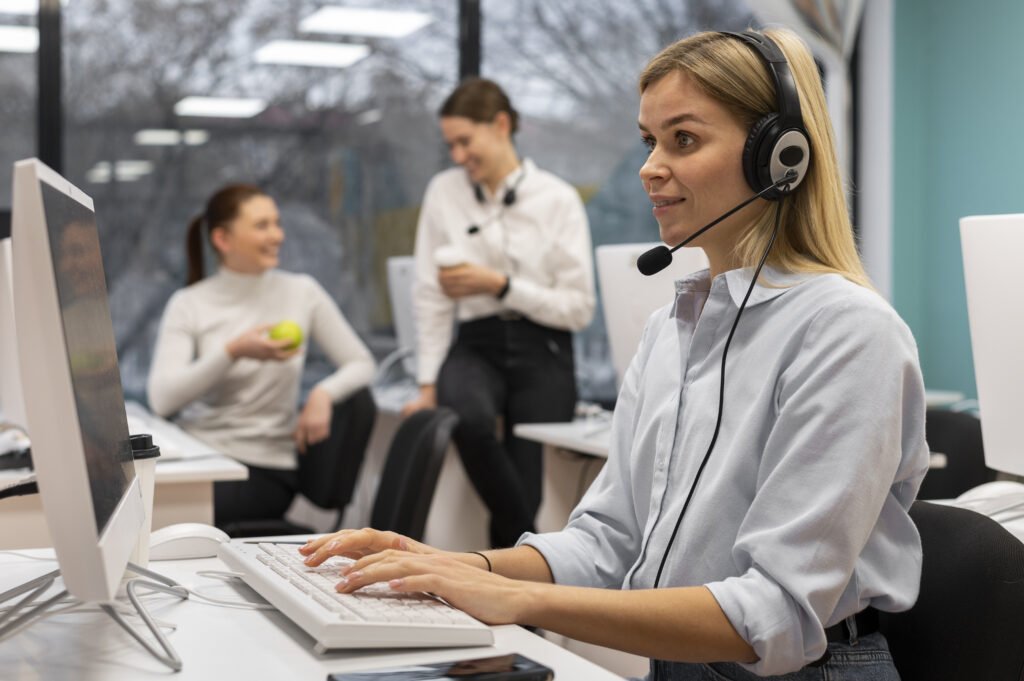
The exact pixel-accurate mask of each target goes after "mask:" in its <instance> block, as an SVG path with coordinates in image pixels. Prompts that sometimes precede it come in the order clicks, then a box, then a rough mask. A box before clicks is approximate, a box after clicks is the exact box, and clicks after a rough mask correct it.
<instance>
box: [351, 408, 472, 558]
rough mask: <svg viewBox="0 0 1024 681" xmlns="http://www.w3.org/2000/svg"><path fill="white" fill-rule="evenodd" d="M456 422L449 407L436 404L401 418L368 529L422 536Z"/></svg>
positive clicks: (412, 536)
mask: <svg viewBox="0 0 1024 681" xmlns="http://www.w3.org/2000/svg"><path fill="white" fill-rule="evenodd" d="M458 420H459V418H458V416H456V414H455V412H453V411H452V410H450V409H446V408H444V407H438V408H437V409H424V410H422V411H418V412H415V413H413V414H412V415H410V416H409V417H407V418H406V419H405V420H404V421H402V423H401V425H399V427H398V430H397V431H396V432H395V437H394V439H393V440H392V441H391V446H390V447H389V449H388V456H387V461H385V463H384V470H383V471H382V472H381V476H380V483H379V485H378V487H377V495H376V497H375V498H374V502H373V510H372V511H371V514H370V526H371V527H374V528H376V529H378V530H390V531H392V532H397V533H399V534H403V535H405V536H407V537H409V538H410V539H414V540H416V541H420V540H421V539H423V530H424V528H425V527H426V524H427V514H428V513H429V512H430V504H431V502H432V501H433V499H434V490H435V488H436V487H437V479H438V477H439V476H440V474H441V465H442V464H443V463H444V454H445V451H446V450H447V449H448V443H449V442H451V436H452V431H453V430H454V429H455V425H456V423H458Z"/></svg>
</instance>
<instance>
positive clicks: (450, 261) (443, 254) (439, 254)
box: [434, 244, 466, 267]
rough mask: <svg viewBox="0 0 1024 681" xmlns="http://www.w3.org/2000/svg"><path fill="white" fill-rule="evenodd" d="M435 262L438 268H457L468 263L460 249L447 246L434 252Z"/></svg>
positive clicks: (440, 247) (439, 247)
mask: <svg viewBox="0 0 1024 681" xmlns="http://www.w3.org/2000/svg"><path fill="white" fill-rule="evenodd" d="M434 262H435V263H437V266H438V267H455V266H456V265H461V264H462V263H464V262H466V256H465V254H464V253H463V252H462V251H461V250H460V249H459V248H458V247H456V246H452V245H451V244H445V245H444V246H438V247H437V250H435V251H434Z"/></svg>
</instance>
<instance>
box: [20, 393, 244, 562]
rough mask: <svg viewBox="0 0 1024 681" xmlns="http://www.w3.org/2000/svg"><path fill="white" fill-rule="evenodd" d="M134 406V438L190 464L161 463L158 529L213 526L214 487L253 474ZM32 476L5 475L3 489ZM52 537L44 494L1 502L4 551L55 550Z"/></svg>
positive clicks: (156, 500) (155, 510)
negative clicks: (145, 436)
mask: <svg viewBox="0 0 1024 681" xmlns="http://www.w3.org/2000/svg"><path fill="white" fill-rule="evenodd" d="M141 409H142V408H141V407H139V406H138V405H134V406H133V405H129V406H128V410H129V413H130V414H131V415H133V416H135V417H136V419H138V418H143V416H144V421H142V422H141V423H140V422H139V421H138V420H136V421H133V422H132V423H133V426H132V428H131V429H130V432H133V433H137V432H148V433H150V434H152V435H153V441H154V443H156V444H157V445H158V446H160V447H161V448H165V449H168V451H173V450H177V451H178V452H179V453H180V454H181V455H183V456H185V457H186V458H178V459H174V460H158V461H157V464H156V474H155V476H154V479H155V482H156V486H155V489H154V497H153V529H157V528H160V527H166V526H167V525H173V524H174V523H185V522H197V523H207V524H212V523H213V483H214V482H217V481H221V480H245V479H246V478H247V477H248V475H249V471H248V469H247V468H246V467H245V466H243V465H242V464H240V463H238V462H237V461H235V460H234V459H231V458H229V457H226V456H222V455H220V454H216V453H211V452H210V451H209V447H208V446H207V445H205V444H203V443H201V442H199V441H198V440H196V439H195V438H193V437H191V436H189V435H188V434H187V433H185V432H184V431H182V430H181V429H180V428H178V427H177V426H175V425H174V424H171V423H168V422H167V421H164V420H163V419H161V418H159V417H158V416H154V415H152V414H148V413H145V414H143V412H142V411H140V410H141ZM28 473H29V471H28V470H20V471H2V472H0V486H4V485H6V484H9V483H11V482H14V481H16V480H18V479H19V478H22V477H24V476H25V475H27V474H28ZM52 543H53V542H51V541H50V534H49V531H48V530H47V529H46V519H45V517H44V516H43V507H42V504H41V502H40V500H39V495H38V494H33V495H29V496H23V497H11V498H9V499H3V500H0V549H15V548H28V547H43V546H50V545H51V544H52Z"/></svg>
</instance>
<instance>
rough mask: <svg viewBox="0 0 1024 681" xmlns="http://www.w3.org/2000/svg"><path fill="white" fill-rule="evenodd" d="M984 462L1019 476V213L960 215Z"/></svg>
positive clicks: (1022, 440) (1023, 334) (1022, 394)
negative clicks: (963, 216)
mask: <svg viewBox="0 0 1024 681" xmlns="http://www.w3.org/2000/svg"><path fill="white" fill-rule="evenodd" d="M960 242H961V245H962V247H963V256H964V283H965V285H966V288H967V316H968V319H969V321H970V327H971V351H972V353H973V355H974V377H975V381H976V382H977V386H978V408H979V411H980V415H981V437H982V442H983V444H984V448H985V464H986V465H987V466H988V467H989V468H992V469H995V470H997V471H1004V472H1006V473H1013V474H1015V475H1024V437H1022V434H1024V430H1022V429H1021V423H1022V421H1024V289H1022V288H1021V286H1020V283H1019V282H1018V281H1017V278H1018V274H1017V273H1018V271H1019V269H1020V258H1021V253H1024V215H983V216H975V217H965V218H962V219H961V220H960Z"/></svg>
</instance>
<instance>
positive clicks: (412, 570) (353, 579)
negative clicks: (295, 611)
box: [335, 549, 544, 624]
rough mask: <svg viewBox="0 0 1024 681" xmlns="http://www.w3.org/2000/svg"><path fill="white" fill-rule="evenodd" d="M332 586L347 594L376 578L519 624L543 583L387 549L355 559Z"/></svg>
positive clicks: (449, 558)
mask: <svg viewBox="0 0 1024 681" xmlns="http://www.w3.org/2000/svg"><path fill="white" fill-rule="evenodd" d="M341 575H342V580H341V581H340V582H338V585H337V586H336V587H335V588H336V589H337V590H338V591H339V592H341V593H351V592H353V591H355V590H357V589H359V588H361V587H364V586H367V585H369V584H374V583H377V582H384V583H386V584H388V585H389V586H390V587H391V589H392V590H393V591H412V592H425V593H430V594H434V595H435V596H439V597H441V598H443V599H444V600H445V601H447V602H449V603H451V604H452V605H453V606H455V607H456V608H458V609H459V610H462V611H463V612H466V613H468V614H469V615H471V616H473V617H475V618H477V619H478V620H480V621H481V622H485V623H487V624H513V623H517V622H518V623H523V622H522V618H523V617H524V616H525V614H526V612H527V610H528V606H529V604H530V603H531V602H534V601H535V600H536V597H535V593H536V592H537V591H538V590H539V589H542V588H544V585H541V584H537V583H534V582H522V581H518V580H514V579H508V578H507V577H502V576H501V575H496V574H494V573H492V572H488V571H487V570H482V569H480V568H477V567H473V566H472V565H467V564H466V563H464V562H463V561H461V560H459V559H458V558H456V557H455V556H453V555H451V554H447V553H433V554H424V553H412V552H408V551H399V550H394V549H391V550H387V551H381V552H380V553H374V554H372V555H369V556H366V557H364V558H361V559H359V560H358V561H356V562H355V563H354V564H352V565H351V566H349V567H347V568H345V569H343V570H342V571H341Z"/></svg>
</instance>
